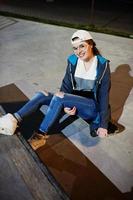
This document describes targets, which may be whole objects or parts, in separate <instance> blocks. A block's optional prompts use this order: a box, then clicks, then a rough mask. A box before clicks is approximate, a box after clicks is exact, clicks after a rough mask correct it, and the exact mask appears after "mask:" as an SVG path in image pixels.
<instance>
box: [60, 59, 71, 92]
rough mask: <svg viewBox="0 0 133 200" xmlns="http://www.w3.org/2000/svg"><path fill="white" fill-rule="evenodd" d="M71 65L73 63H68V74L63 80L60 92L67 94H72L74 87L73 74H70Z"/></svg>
mask: <svg viewBox="0 0 133 200" xmlns="http://www.w3.org/2000/svg"><path fill="white" fill-rule="evenodd" d="M70 65H71V63H70V62H69V61H68V64H67V68H66V73H65V76H64V78H63V80H62V84H61V88H60V91H62V92H65V93H72V91H73V87H72V81H71V74H70Z"/></svg>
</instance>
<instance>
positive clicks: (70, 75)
mask: <svg viewBox="0 0 133 200" xmlns="http://www.w3.org/2000/svg"><path fill="white" fill-rule="evenodd" d="M69 69H70V78H71V82H72V87H73V90H74V89H75V87H74V82H73V76H72V69H71V65H70V64H69Z"/></svg>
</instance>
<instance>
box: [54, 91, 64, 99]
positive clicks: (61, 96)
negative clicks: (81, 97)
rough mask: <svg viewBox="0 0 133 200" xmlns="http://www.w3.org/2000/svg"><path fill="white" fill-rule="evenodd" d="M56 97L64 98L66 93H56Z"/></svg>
mask: <svg viewBox="0 0 133 200" xmlns="http://www.w3.org/2000/svg"><path fill="white" fill-rule="evenodd" d="M55 96H56V97H60V98H64V92H56V93H55Z"/></svg>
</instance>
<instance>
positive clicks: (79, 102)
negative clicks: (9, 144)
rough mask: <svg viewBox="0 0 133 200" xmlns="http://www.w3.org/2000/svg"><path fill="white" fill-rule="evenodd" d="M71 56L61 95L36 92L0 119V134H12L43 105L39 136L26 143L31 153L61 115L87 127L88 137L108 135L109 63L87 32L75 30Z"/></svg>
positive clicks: (42, 141)
mask: <svg viewBox="0 0 133 200" xmlns="http://www.w3.org/2000/svg"><path fill="white" fill-rule="evenodd" d="M71 43H72V47H73V51H74V54H72V55H70V56H69V57H68V66H67V69H66V73H65V76H64V78H63V81H62V85H61V88H60V91H59V92H57V93H56V94H54V95H53V94H51V93H49V92H46V91H44V92H38V93H36V94H35V96H34V97H33V98H32V99H31V100H30V101H29V102H28V103H26V104H25V105H24V106H23V107H22V108H21V109H20V110H18V111H17V112H16V113H14V114H10V113H8V114H6V115H5V116H3V117H2V118H1V119H0V133H1V134H6V135H12V134H14V132H15V130H16V128H17V124H20V122H21V121H22V120H23V118H25V117H26V116H27V115H30V114H31V113H33V112H34V111H36V110H37V109H39V108H40V107H41V106H42V105H44V104H45V105H49V107H48V110H47V114H46V116H45V118H44V119H43V121H42V122H41V124H40V127H39V129H38V132H37V133H35V134H34V136H33V137H32V138H31V139H30V140H29V143H30V145H31V146H32V147H33V149H37V148H39V147H40V146H42V145H44V144H45V139H46V134H47V133H48V131H49V129H50V128H51V127H52V126H53V124H54V123H55V122H56V120H57V119H58V118H59V116H60V114H61V113H62V112H64V113H67V114H68V115H77V116H79V117H81V118H83V119H84V120H86V121H88V122H89V123H90V129H91V135H92V136H96V135H97V136H99V137H105V136H107V135H108V123H109V120H110V108H109V90H110V68H109V61H108V60H107V59H105V58H104V57H102V56H101V55H100V53H99V51H98V49H97V48H96V43H95V42H94V40H93V38H92V36H91V35H90V33H89V32H88V31H85V30H78V31H76V32H75V33H74V34H73V35H72V38H71Z"/></svg>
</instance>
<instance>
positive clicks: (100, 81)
mask: <svg viewBox="0 0 133 200" xmlns="http://www.w3.org/2000/svg"><path fill="white" fill-rule="evenodd" d="M107 66H108V63H107V62H106V65H105V68H104V71H103V73H102V76H101V77H100V79H99V81H98V83H99V84H101V81H102V78H103V77H104V74H105V72H106V69H107Z"/></svg>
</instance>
